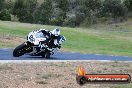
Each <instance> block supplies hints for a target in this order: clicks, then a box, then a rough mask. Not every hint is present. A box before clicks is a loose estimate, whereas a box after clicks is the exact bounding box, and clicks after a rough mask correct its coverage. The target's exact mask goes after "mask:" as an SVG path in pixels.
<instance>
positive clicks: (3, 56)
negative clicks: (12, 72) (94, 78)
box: [0, 48, 132, 61]
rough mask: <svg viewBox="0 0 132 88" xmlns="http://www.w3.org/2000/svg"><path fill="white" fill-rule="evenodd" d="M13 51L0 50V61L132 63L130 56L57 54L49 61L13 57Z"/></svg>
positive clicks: (40, 58) (24, 56) (27, 56)
mask: <svg viewBox="0 0 132 88" xmlns="http://www.w3.org/2000/svg"><path fill="white" fill-rule="evenodd" d="M12 52H13V50H12V49H6V48H0V60H80V61H81V60H100V61H107V60H108V61H132V57H128V56H109V55H99V54H81V53H70V52H56V53H55V54H54V55H52V56H51V58H49V59H45V58H42V57H39V56H29V55H23V56H21V57H13V55H12Z"/></svg>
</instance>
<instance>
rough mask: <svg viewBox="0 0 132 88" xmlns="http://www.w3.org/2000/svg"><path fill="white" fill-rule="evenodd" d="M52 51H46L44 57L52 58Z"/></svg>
mask: <svg viewBox="0 0 132 88" xmlns="http://www.w3.org/2000/svg"><path fill="white" fill-rule="evenodd" d="M50 55H51V54H50V52H45V53H44V54H43V55H42V57H43V58H50Z"/></svg>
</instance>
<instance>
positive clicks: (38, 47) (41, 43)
mask: <svg viewBox="0 0 132 88" xmlns="http://www.w3.org/2000/svg"><path fill="white" fill-rule="evenodd" d="M47 39H49V36H47V35H44V34H43V33H42V32H41V30H34V31H32V32H30V33H29V34H28V36H27V41H26V42H24V43H22V44H21V45H19V46H17V47H16V48H15V49H14V51H13V56H14V57H19V56H22V55H24V54H27V53H28V54H29V55H32V56H42V57H44V58H50V55H53V54H54V51H55V50H58V49H59V48H60V47H54V48H53V47H52V48H50V47H49V46H48V42H47ZM65 40H66V38H65V37H64V36H62V35H60V38H59V39H58V40H56V42H58V43H59V46H61V44H62V42H64V41H65Z"/></svg>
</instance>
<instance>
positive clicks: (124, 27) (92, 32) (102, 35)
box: [0, 21, 132, 56]
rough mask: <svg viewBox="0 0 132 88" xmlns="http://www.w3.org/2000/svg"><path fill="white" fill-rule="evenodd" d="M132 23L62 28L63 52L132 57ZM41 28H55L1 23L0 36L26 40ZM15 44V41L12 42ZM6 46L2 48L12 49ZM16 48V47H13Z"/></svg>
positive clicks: (51, 27)
mask: <svg viewBox="0 0 132 88" xmlns="http://www.w3.org/2000/svg"><path fill="white" fill-rule="evenodd" d="M131 24H132V23H131V22H126V23H120V24H115V25H102V24H99V25H94V26H92V27H90V28H68V27H61V31H62V34H63V35H64V36H65V37H66V39H67V41H66V42H65V43H64V44H63V48H62V50H64V51H75V52H81V53H98V54H110V55H111V54H112V55H127V56H132V25H131ZM39 28H45V29H49V30H51V29H53V28H55V26H49V25H38V24H26V23H17V22H7V21H0V34H8V35H12V36H16V37H22V38H26V36H27V34H28V33H29V32H30V31H32V30H34V29H39ZM12 42H13V41H12ZM11 46H13V45H9V44H5V45H4V46H1V43H0V47H11ZM12 48H14V47H12Z"/></svg>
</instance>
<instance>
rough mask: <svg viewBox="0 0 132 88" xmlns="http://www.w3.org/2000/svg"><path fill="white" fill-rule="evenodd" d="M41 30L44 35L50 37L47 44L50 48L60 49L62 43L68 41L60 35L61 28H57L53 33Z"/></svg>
mask: <svg viewBox="0 0 132 88" xmlns="http://www.w3.org/2000/svg"><path fill="white" fill-rule="evenodd" d="M40 30H41V32H42V33H43V34H44V35H47V36H49V39H47V43H48V47H49V48H56V47H58V48H60V47H61V43H62V42H63V41H65V40H66V39H65V37H64V36H61V35H60V29H59V28H55V29H53V30H52V31H49V30H46V29H40ZM62 37H63V38H62ZM60 39H62V40H61V41H60Z"/></svg>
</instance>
